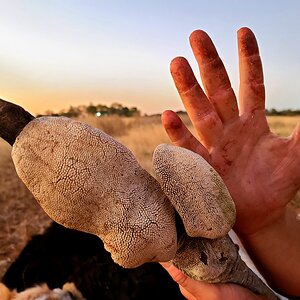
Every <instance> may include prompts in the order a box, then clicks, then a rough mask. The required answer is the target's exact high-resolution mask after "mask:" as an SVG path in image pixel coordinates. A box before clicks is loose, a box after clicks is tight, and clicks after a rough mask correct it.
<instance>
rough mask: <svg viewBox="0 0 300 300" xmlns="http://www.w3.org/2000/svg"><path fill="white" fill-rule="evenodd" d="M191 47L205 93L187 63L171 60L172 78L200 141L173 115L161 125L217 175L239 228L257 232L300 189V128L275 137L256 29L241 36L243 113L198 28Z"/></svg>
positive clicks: (166, 115) (244, 30) (273, 219)
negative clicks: (267, 111) (269, 119)
mask: <svg viewBox="0 0 300 300" xmlns="http://www.w3.org/2000/svg"><path fill="white" fill-rule="evenodd" d="M190 43H191V47H192V49H193V52H194V55H195V58H196V60H197V62H198V65H199V68H200V74H201V79H202V82H203V86H204V90H205V93H204V92H203V90H202V89H201V87H200V85H199V83H198V82H197V80H196V78H195V76H194V74H193V72H192V69H191V67H190V66H189V64H188V62H187V61H186V60H185V59H184V58H182V57H177V58H175V59H174V60H173V61H172V63H171V73H172V76H173V79H174V82H175V85H176V87H177V89H178V92H179V94H180V97H181V99H182V101H183V104H184V105H185V107H186V110H187V112H188V115H189V117H190V119H191V121H192V123H193V125H194V128H195V129H196V131H197V133H198V135H199V138H200V139H199V141H198V140H197V139H196V138H195V137H194V136H192V134H191V133H190V132H189V130H188V129H187V128H186V127H185V125H184V124H183V123H182V121H181V120H180V119H179V117H178V116H177V115H176V114H175V113H174V112H171V111H166V112H164V114H163V116H162V122H163V126H164V127H165V129H166V131H167V133H168V135H169V137H170V139H171V141H172V142H173V143H174V144H175V145H177V146H181V147H185V148H188V149H190V150H192V151H194V152H196V153H199V154H200V155H202V156H203V157H204V158H205V159H206V160H207V161H208V162H209V163H210V164H211V165H212V166H213V167H214V168H215V169H216V170H217V171H218V172H219V174H220V175H221V176H222V178H223V180H224V181H225V183H226V185H227V187H228V189H229V191H230V193H231V195H232V197H233V199H234V201H235V204H236V208H237V220H236V224H235V227H234V228H235V230H236V231H237V232H238V233H239V234H241V235H249V234H254V233H256V232H257V231H260V230H262V229H263V228H264V227H266V226H269V225H270V224H272V223H274V222H276V220H277V219H278V218H280V217H281V216H282V214H283V213H284V209H285V206H286V204H287V203H288V202H289V201H290V199H291V198H292V197H293V195H294V194H295V193H296V192H297V190H298V189H299V188H300V168H299V163H300V151H299V146H300V126H298V128H297V129H296V130H295V131H294V134H293V135H292V136H291V137H290V138H280V137H277V136H275V135H274V134H273V133H271V132H270V129H269V126H268V123H267V120H266V116H265V104H264V102H265V90H264V83H263V71H262V64H261V60H260V56H259V51H258V46H257V42H256V40H255V37H254V34H253V33H252V32H251V30H250V29H248V28H242V29H240V30H239V31H238V50H239V66H240V92H239V107H240V109H238V106H237V101H236V96H235V94H234V92H233V90H232V88H231V85H230V81H229V78H228V75H227V73H226V70H225V68H224V65H223V63H222V61H221V59H220V58H219V56H218V53H217V51H216V49H215V47H214V45H213V43H212V41H211V39H210V38H209V36H208V35H207V34H206V33H205V32H203V31H200V30H197V31H195V32H193V33H192V34H191V36H190Z"/></svg>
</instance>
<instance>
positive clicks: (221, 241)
mask: <svg viewBox="0 0 300 300" xmlns="http://www.w3.org/2000/svg"><path fill="white" fill-rule="evenodd" d="M153 166H154V171H155V173H156V177H157V179H158V181H159V182H160V184H161V187H162V190H163V191H164V193H165V194H166V195H167V196H168V198H169V200H170V201H171V203H172V204H173V206H174V207H175V209H176V210H177V212H178V213H179V215H180V217H181V219H182V223H183V225H181V226H179V225H178V223H179V222H177V231H178V233H177V235H178V250H177V253H176V256H175V258H174V259H173V260H172V263H173V264H174V265H175V266H177V267H178V268H179V269H180V270H182V271H183V272H184V273H185V274H187V275H188V276H189V277H191V278H194V279H196V280H200V281H205V282H211V283H213V282H214V283H217V282H232V283H237V284H239V285H241V286H244V287H247V288H249V289H250V290H252V291H253V292H255V293H258V294H262V295H266V296H268V298H269V299H277V297H276V296H275V295H274V293H273V292H272V291H271V290H270V289H269V288H268V287H267V286H266V285H265V284H264V283H263V281H262V280H260V279H259V278H258V277H257V276H256V275H255V273H253V272H252V271H251V270H250V269H249V268H248V267H247V265H246V264H245V263H244V262H243V261H242V259H241V257H240V255H239V253H238V246H237V245H235V244H234V243H233V242H232V240H231V239H230V237H229V236H228V235H227V233H228V231H229V230H230V229H231V228H232V226H233V224H234V221H235V206H234V203H233V201H232V199H231V196H230V194H229V192H228V190H227V188H226V186H225V184H224V182H223V180H222V179H221V177H220V176H219V175H218V173H217V172H216V171H215V170H214V169H213V167H212V166H211V165H209V164H208V163H207V162H206V161H205V160H204V159H203V158H202V157H201V156H200V155H198V154H195V153H194V152H192V151H189V150H187V149H184V148H179V147H176V146H171V145H166V144H162V145H159V146H158V147H157V148H156V149H155V151H154V155H153ZM183 226H184V228H183Z"/></svg>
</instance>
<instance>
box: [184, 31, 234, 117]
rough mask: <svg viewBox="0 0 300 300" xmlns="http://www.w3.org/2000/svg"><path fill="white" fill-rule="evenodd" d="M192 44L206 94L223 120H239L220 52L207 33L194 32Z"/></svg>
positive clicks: (191, 38)
mask: <svg viewBox="0 0 300 300" xmlns="http://www.w3.org/2000/svg"><path fill="white" fill-rule="evenodd" d="M190 43H191V47H192V50H193V52H194V55H195V58H196V60H197V62H198V65H199V69H200V75H201V79H202V82H203V86H204V89H205V93H206V95H207V97H208V99H209V100H210V102H211V103H212V104H213V105H214V107H215V109H216V111H217V112H218V114H219V117H220V118H221V120H222V121H223V122H224V123H226V122H227V121H229V120H232V119H235V118H238V115H239V113H238V106H237V101H236V97H235V94H234V91H233V89H232V87H231V84H230V80H229V77H228V75H227V72H226V70H225V67H224V64H223V62H222V60H221V59H220V57H219V55H218V52H217V50H216V48H215V46H214V44H213V42H212V40H211V39H210V37H209V36H208V35H207V33H206V32H204V31H202V30H196V31H194V32H193V33H192V34H191V36H190Z"/></svg>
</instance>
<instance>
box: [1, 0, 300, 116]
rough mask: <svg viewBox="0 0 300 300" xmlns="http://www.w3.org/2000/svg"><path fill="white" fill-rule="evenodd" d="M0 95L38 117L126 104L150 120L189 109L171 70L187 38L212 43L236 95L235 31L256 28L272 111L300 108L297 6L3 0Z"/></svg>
mask: <svg viewBox="0 0 300 300" xmlns="http://www.w3.org/2000/svg"><path fill="white" fill-rule="evenodd" d="M0 5H1V6H0V7H1V10H0V98H2V99H6V100H9V101H12V102H14V103H17V104H19V105H21V106H23V107H24V108H25V109H27V110H28V111H30V112H31V113H33V114H37V113H43V112H45V111H46V110H52V111H54V112H58V111H59V110H61V109H68V108H69V106H70V105H73V106H77V105H88V104H90V103H93V104H98V103H102V104H106V105H110V104H112V103H113V102H119V103H122V104H123V105H127V106H136V107H138V108H139V109H140V110H141V111H142V112H143V113H147V114H152V113H160V112H162V111H163V110H165V109H173V110H182V109H183V106H182V104H181V101H180V98H179V96H178V95H177V92H176V89H175V86H174V84H173V82H172V78H171V76H170V73H169V64H170V61H171V60H172V59H173V58H174V57H176V56H185V57H186V58H187V59H188V60H189V61H190V63H191V65H192V67H193V69H194V71H195V73H196V74H197V77H198V70H197V66H196V63H195V60H194V58H193V55H192V51H191V49H190V47H189V42H188V37H189V35H190V33H191V32H192V31H193V30H195V29H203V30H205V31H206V32H208V33H209V35H210V36H211V38H212V39H213V41H214V43H215V45H216V47H217V49H218V52H219V54H220V56H221V58H222V60H223V62H224V64H225V66H226V68H227V71H228V73H229V76H230V78H231V82H232V86H233V88H234V89H235V90H236V91H237V90H238V85H239V83H238V76H239V75H238V58H237V42H236V31H237V30H238V29H239V28H240V27H243V26H247V27H250V28H251V29H252V30H253V31H254V32H255V34H256V37H257V39H258V43H259V46H260V53H261V57H262V60H263V66H264V74H265V85H266V95H267V100H266V103H267V108H276V109H288V108H291V109H299V108H300V84H299V83H300V80H299V72H300V33H299V30H300V1H298V0H285V1H283V0H282V1H279V0H272V1H271V0H252V1H243V0H228V1H226V0H224V1H221V0H220V1H216V0H209V1H208V0H207V1H202V0H197V1H188V0H182V1H177V0H170V1H163V0H160V1H158V0H152V1H141V0H140V1H130V0H126V1H114V0H111V1H107V0H106V1H101V0H98V1H96V0H94V1H92V0H82V1H79V0H35V1H34V0H26V1H23V0H19V1H17V0H10V1H7V0H0Z"/></svg>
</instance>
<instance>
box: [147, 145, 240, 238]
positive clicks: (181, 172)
mask: <svg viewBox="0 0 300 300" xmlns="http://www.w3.org/2000/svg"><path fill="white" fill-rule="evenodd" d="M153 167H154V171H155V174H156V177H157V179H158V181H159V183H160V185H161V187H162V190H163V191H164V193H165V194H166V195H167V196H168V198H169V199H170V201H171V202H172V205H173V206H174V207H175V209H176V211H177V212H178V213H179V215H180V217H181V219H182V221H183V224H184V226H185V230H186V233H187V234H188V235H189V236H191V237H199V236H201V237H205V238H213V239H215V238H218V237H222V236H224V235H226V234H227V233H228V232H229V230H230V229H231V228H232V227H233V225H234V222H235V205H234V202H233V200H232V199H231V196H230V194H229V192H228V190H227V188H226V186H225V185H224V182H223V180H222V179H221V177H220V176H219V174H218V173H217V172H216V171H215V170H214V168H213V167H212V166H210V165H209V164H208V163H207V162H206V161H205V160H204V159H203V158H202V157H201V156H199V155H197V154H195V153H194V152H192V151H190V150H187V149H184V148H180V147H176V146H172V145H167V144H162V145H159V146H158V147H157V148H156V149H155V151H154V154H153Z"/></svg>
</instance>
